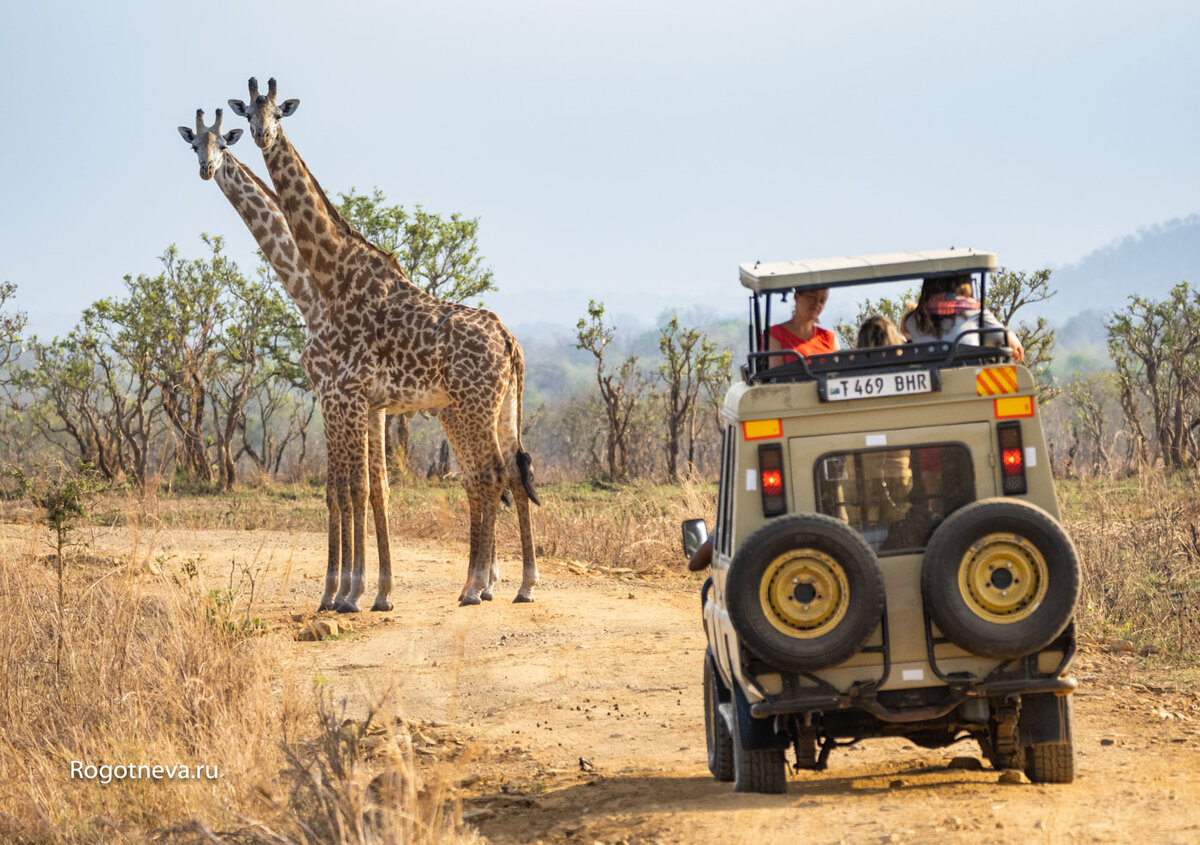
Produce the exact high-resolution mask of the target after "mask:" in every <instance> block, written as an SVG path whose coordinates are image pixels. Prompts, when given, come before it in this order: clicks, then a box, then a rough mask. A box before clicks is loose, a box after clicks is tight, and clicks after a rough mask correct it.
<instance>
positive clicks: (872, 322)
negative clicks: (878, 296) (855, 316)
mask: <svg viewBox="0 0 1200 845" xmlns="http://www.w3.org/2000/svg"><path fill="white" fill-rule="evenodd" d="M905 342H906V341H905V340H904V335H902V334H900V330H899V329H898V328H896V324H895V323H893V322H892V321H891V320H889V319H888V318H887V317H884V316H881V315H879V314H874V315H872V316H870V317H868V318H867V319H865V320H863V324H862V325H861V326H859V327H858V340H856V341H855V343H854V346H855V348H857V349H867V348H869V347H872V346H899V345H901V344H902V343H905Z"/></svg>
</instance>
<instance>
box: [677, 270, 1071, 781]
mask: <svg viewBox="0 0 1200 845" xmlns="http://www.w3.org/2000/svg"><path fill="white" fill-rule="evenodd" d="M996 269H997V262H996V256H995V255H993V254H990V253H983V252H976V251H974V250H948V251H939V252H923V253H902V254H894V255H880V256H865V257H859V258H840V259H823V260H818V261H800V262H788V263H777V264H759V263H755V264H743V265H741V281H742V284H743V285H744V286H745V287H747V288H749V289H750V291H751V297H750V303H751V307H750V319H751V327H750V339H751V342H750V348H751V350H752V351H751V352H750V355H749V358H748V360H747V362H746V364H745V365H744V366H743V368H742V380H741V381H740V382H739V383H736V384H734V385H733V387H731V388H730V390H729V392H728V393H727V394H726V396H725V401H724V406H723V409H722V417H723V422H724V435H723V441H722V452H721V462H722V463H721V479H720V486H719V492H718V504H717V516H716V525H715V527H714V530H713V535H712V538H711V539H712V542H713V556H712V575H711V577H710V578H709V579H708V580H707V581H706V582H705V584H704V587H703V589H702V591H701V602H702V605H703V618H704V629H705V633H706V635H707V638H708V648H707V653H706V654H705V658H704V702H705V725H706V729H707V737H708V764H709V768H710V769H711V771H712V773H713V775H714V776H715V777H716V778H717V779H719V780H724V781H733V783H734V789H735V790H736V791H741V792H747V791H748V792H766V793H773V792H784V791H786V786H787V780H786V776H787V771H786V766H787V762H786V752H787V751H788V750H789V749H791V750H792V751H793V752H794V755H795V763H794V765H795V767H796V768H797V770H798V769H805V768H806V769H823V768H825V766H826V762H827V760H828V758H829V755H830V753H831V752H832V751H833V749H835V748H837V747H839V746H843V745H850V744H853V743H856V742H858V741H860V740H862V739H865V738H869V737H881V736H897V737H904V738H906V739H909V740H911V741H912V742H914V743H916V744H917V745H919V746H923V747H926V748H941V747H944V746H948V745H950V744H952V743H954V742H957V741H959V740H962V739H967V738H973V739H975V740H977V741H978V743H979V745H980V747H981V749H982V751H983V753H984V755H985V756H986V757H987V758H988V759H989V760H990V761H991V763H992V764H993V765H994V766H996V767H997V768H1003V769H1009V768H1017V769H1024V771H1025V773H1026V775H1027V776H1028V777H1029V779H1030V780H1032V781H1034V782H1041V783H1066V782H1070V781H1071V780H1073V778H1074V750H1073V746H1072V738H1071V698H1070V695H1071V693H1072V692H1073V691H1074V690H1075V687H1076V682H1075V681H1074V680H1073V679H1072V678H1070V677H1067V676H1066V672H1067V669H1068V666H1069V665H1070V663H1071V660H1072V658H1073V656H1074V653H1075V628H1074V623H1073V621H1072V617H1073V614H1074V608H1075V603H1076V599H1077V597H1078V593H1079V563H1078V559H1077V556H1076V552H1075V547H1074V545H1073V543H1072V542H1071V539H1070V538H1069V537H1068V536H1067V533H1066V532H1065V531H1064V530H1063V527H1062V525H1061V524H1060V522H1059V515H1058V506H1057V503H1056V501H1055V496H1054V483H1053V480H1052V478H1051V474H1050V466H1049V461H1048V455H1047V452H1046V441H1045V436H1044V434H1043V431H1042V424H1041V420H1040V418H1039V416H1038V409H1037V402H1036V398H1035V392H1034V380H1033V376H1032V375H1031V373H1030V372H1029V370H1028V369H1027V368H1026V367H1024V366H1022V365H1020V364H1015V363H1014V362H1013V360H1012V350H1011V349H1009V348H1007V347H1005V346H1001V345H998V344H1001V343H1004V342H1006V335H1005V333H1004V332H1003V331H1001V330H998V329H982V328H978V327H977V328H973V329H972V328H969V329H968V330H967V331H966V332H964V333H963V335H960V336H958V337H955V338H946V339H945V340H944V341H942V342H937V343H921V344H911V343H910V344H905V345H902V346H888V347H881V348H871V349H855V350H842V351H839V352H835V353H828V354H822V355H814V356H811V357H809V358H807V359H805V358H803V357H801V356H799V355H797V354H796V353H794V352H790V353H788V352H785V353H781V352H778V351H775V352H772V353H770V354H769V355H768V353H767V351H766V342H765V338H764V334H765V330H766V328H767V327H768V326H769V325H770V322H771V316H770V303H771V299H772V298H773V297H774V298H778V297H779V295H780V294H787V293H791V292H803V291H805V290H811V289H814V288H832V289H834V290H832V291H831V296H835V297H838V296H846V293H847V292H846V291H845V290H844V289H845V288H848V287H850V286H857V285H863V284H868V283H877V282H885V281H904V280H909V281H913V282H917V283H918V284H919V283H920V282H921V280H924V279H929V278H933V277H937V276H948V275H953V276H956V277H962V278H963V279H966V278H968V277H969V278H970V279H971V281H972V283H973V284H974V285H975V286H976V287H975V289H976V291H977V293H978V294H979V296H978V298H979V299H980V300H981V301H983V299H984V296H985V290H984V288H985V286H986V283H987V276H988V274H989V273H992V272H994V271H995V270H996ZM785 298H786V297H785ZM990 332H991V333H995V335H996V336H993V337H988V336H987V335H988V334H989V333H990ZM780 356H783V357H784V358H785V359H786V360H784V361H783V363H779V364H778V365H777V366H773V367H772V366H769V364H770V363H771V359H772V358H773V357H774V358H775V360H776V361H778V358H779V357H780ZM707 534H708V532H707V526H706V525H705V524H704V523H703V520H689V521H688V522H686V523H685V524H684V545H685V551H687V552H688V553H689V554H691V553H692V552H693V551H694V550H695V549H696V548H697V547H698V545H699V544H700V542H702V541H703V540H704V539H706V538H707Z"/></svg>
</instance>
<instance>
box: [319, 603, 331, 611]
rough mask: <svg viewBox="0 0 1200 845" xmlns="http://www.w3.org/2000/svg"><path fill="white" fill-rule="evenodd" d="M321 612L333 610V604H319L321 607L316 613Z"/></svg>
mask: <svg viewBox="0 0 1200 845" xmlns="http://www.w3.org/2000/svg"><path fill="white" fill-rule="evenodd" d="M322 610H333V602H331V601H323V602H321V606H320V607H318V608H317V613H320V612H321V611H322Z"/></svg>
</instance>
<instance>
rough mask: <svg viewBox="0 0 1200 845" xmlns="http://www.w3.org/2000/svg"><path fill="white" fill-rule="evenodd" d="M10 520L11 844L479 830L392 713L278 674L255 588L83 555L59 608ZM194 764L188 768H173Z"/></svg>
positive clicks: (404, 837)
mask: <svg viewBox="0 0 1200 845" xmlns="http://www.w3.org/2000/svg"><path fill="white" fill-rule="evenodd" d="M10 528H11V526H10ZM7 533H8V536H9V538H10V539H9V541H8V542H6V543H5V544H4V548H3V549H2V550H0V551H2V554H0V596H3V599H4V606H5V614H4V619H3V623H2V624H3V627H4V631H3V636H0V841H4V842H71V843H74V842H111V841H118V840H126V841H150V840H159V839H162V838H164V837H165V838H168V839H171V840H172V841H174V840H183V841H215V840H214V839H213V837H216V838H219V839H221V840H233V841H239V842H285V841H287V842H354V843H358V842H416V843H421V842H445V841H471V840H473V839H475V838H476V837H475V835H474V834H473V833H472V832H471V831H470V830H469V829H467V828H465V827H464V826H463V824H462V821H461V814H460V812H459V810H458V808H457V807H456V805H455V804H454V802H453V801H451V800H450V798H449V795H448V793H447V791H446V789H445V788H444V786H443V785H441V784H439V783H428V784H423V783H422V782H421V777H420V776H419V774H418V773H417V771H416V770H415V768H414V766H413V763H412V759H413V758H412V749H411V744H410V743H409V740H408V733H407V731H406V730H405V729H404V727H403V725H402V724H401V723H397V721H396V720H395V718H394V717H393V716H391V715H390V714H387V713H386V711H384V710H378V711H376V712H374V713H373V714H372V716H371V717H370V718H369V719H368V724H366V725H363V724H362V723H349V724H344V720H343V719H341V718H340V717H339V715H338V714H337V712H336V710H335V709H334V708H333V707H332V706H331V705H330V704H329V702H327V701H323V700H321V699H320V698H319V697H318V695H317V694H316V693H315V692H314V691H313V690H311V689H300V688H298V687H297V686H296V685H295V684H293V683H292V682H291V681H289V679H288V678H286V677H283V676H281V675H280V673H279V672H278V671H277V668H276V667H278V666H279V657H280V653H281V651H282V649H283V648H285V647H286V643H285V641H284V640H283V639H282V635H280V634H266V635H264V634H263V633H262V630H261V628H260V627H259V626H257V625H255V624H254V617H253V608H252V607H249V606H247V605H246V601H247V593H246V592H244V591H243V592H239V591H237V590H233V591H229V590H225V591H221V592H219V593H210V592H206V591H205V590H202V589H200V588H198V587H197V586H196V584H197V581H196V580H193V579H188V578H187V577H186V576H184V577H181V578H180V579H179V582H180V583H176V584H169V583H166V582H164V581H163V579H144V578H139V577H138V576H137V575H136V567H134V566H133V565H131V564H130V563H129V562H127V561H123V560H107V559H98V558H95V557H89V556H87V555H83V554H81V553H79V552H78V551H77V553H76V554H75V555H74V557H73V559H71V560H70V561H69V563H68V567H67V578H68V583H67V591H66V593H67V596H68V599H67V602H66V604H65V606H64V608H63V612H62V613H61V614H60V613H59V612H58V611H57V609H56V607H55V604H56V600H57V583H56V579H55V576H54V572H53V569H52V567H51V566H49V565H48V562H47V559H46V556H45V555H44V554H43V552H44V551H45V547H44V544H43V539H42V538H41V537H38V536H37V532H34V531H33V530H32V529H31V530H29V531H25V532H20V531H19V530H16V531H8V532H7ZM22 533H23V534H24V536H25V537H27V538H28V539H26V540H24V541H21V540H17V541H14V540H12V537H13V536H18V537H19V536H21V535H22ZM60 619H61V625H62V628H61V630H62V633H63V636H64V640H65V645H64V649H63V659H62V661H61V664H60V665H57V666H56V647H55V644H56V641H57V635H58V633H59V630H60V628H59V626H60ZM383 700H384V701H391V700H394V697H393V696H384V697H383ZM368 735H370V736H372V737H374V738H375V739H374V740H373V742H372V750H371V754H370V759H367V753H366V750H365V749H364V747H363V740H364V737H366V736H368ZM181 765H182V766H186V767H188V772H189V774H190V777H189V779H186V780H185V779H179V778H177V779H167V778H165V777H163V775H165V774H166V767H177V766H181ZM121 766H124V767H127V768H126V769H125V770H124V771H122V770H121V769H120V768H117V767H121ZM154 766H162V767H164V769H163V770H160V771H158V772H156V771H155V770H154V769H153V768H152V767H154ZM89 767H95V768H94V769H92V768H89ZM106 767H107V768H106ZM197 767H200V768H199V769H197ZM122 775H124V777H123V778H122V777H121V776H122ZM213 775H215V777H214V776H213ZM105 780H107V781H109V782H108V783H104V782H103V781H105Z"/></svg>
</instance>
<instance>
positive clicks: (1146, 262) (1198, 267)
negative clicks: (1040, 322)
mask: <svg viewBox="0 0 1200 845" xmlns="http://www.w3.org/2000/svg"><path fill="white" fill-rule="evenodd" d="M1183 281H1187V282H1191V283H1192V284H1194V285H1200V214H1193V215H1190V216H1189V217H1185V218H1182V219H1178V220H1171V221H1169V222H1167V223H1162V224H1159V225H1156V226H1150V227H1148V228H1145V229H1140V230H1138V231H1137V232H1135V233H1133V234H1131V235H1127V236H1126V237H1124V238H1121V239H1120V240H1117V241H1114V242H1113V243H1110V244H1108V245H1107V246H1103V247H1101V248H1099V249H1097V250H1095V251H1094V252H1091V253H1088V254H1087V255H1085V256H1084V257H1083V258H1081V259H1080V260H1079V261H1078V262H1076V263H1075V264H1069V265H1067V266H1065V267H1060V268H1057V269H1054V270H1053V272H1052V273H1051V276H1050V285H1051V287H1053V288H1054V289H1055V290H1057V291H1058V294H1057V295H1056V296H1054V297H1053V298H1052V299H1051V300H1050V301H1049V302H1048V303H1045V304H1044V305H1043V306H1042V307H1041V311H1040V313H1042V314H1043V315H1045V316H1046V318H1047V319H1049V320H1051V321H1052V322H1054V323H1058V324H1062V323H1064V321H1066V320H1067V319H1069V318H1070V317H1073V316H1074V315H1076V314H1079V313H1080V312H1082V311H1084V310H1087V309H1098V310H1099V311H1101V312H1102V313H1103V314H1107V313H1108V312H1109V311H1114V310H1117V309H1120V308H1124V307H1125V305H1126V303H1127V301H1128V297H1129V295H1130V294H1133V293H1136V294H1139V295H1140V296H1144V297H1147V298H1150V299H1162V298H1164V297H1165V296H1166V295H1167V292H1168V291H1169V290H1170V289H1171V288H1172V287H1173V286H1175V285H1176V284H1178V283H1179V282H1183ZM1102 338H1103V335H1101V336H1100V338H1097V339H1098V340H1102Z"/></svg>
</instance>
